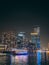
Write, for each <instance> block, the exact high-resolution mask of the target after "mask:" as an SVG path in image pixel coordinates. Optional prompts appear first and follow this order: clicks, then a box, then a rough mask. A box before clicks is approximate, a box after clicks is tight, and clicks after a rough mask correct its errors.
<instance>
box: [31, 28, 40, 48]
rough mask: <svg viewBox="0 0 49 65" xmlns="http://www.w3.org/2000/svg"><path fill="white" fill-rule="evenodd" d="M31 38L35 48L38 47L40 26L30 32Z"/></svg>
mask: <svg viewBox="0 0 49 65" xmlns="http://www.w3.org/2000/svg"><path fill="white" fill-rule="evenodd" d="M31 40H32V43H34V44H35V45H36V48H37V49H40V27H35V28H34V31H33V32H32V33H31Z"/></svg>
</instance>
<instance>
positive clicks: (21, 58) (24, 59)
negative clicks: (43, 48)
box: [11, 52, 41, 65]
mask: <svg viewBox="0 0 49 65" xmlns="http://www.w3.org/2000/svg"><path fill="white" fill-rule="evenodd" d="M36 59H37V65H41V52H37V56H36ZM30 60H31V61H32V63H31V61H29V63H30V64H28V55H18V56H11V65H13V64H14V63H15V64H17V65H31V64H32V65H33V64H34V63H35V62H36V61H35V62H33V61H34V58H33V56H30Z"/></svg>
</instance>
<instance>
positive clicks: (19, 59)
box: [11, 55, 28, 65]
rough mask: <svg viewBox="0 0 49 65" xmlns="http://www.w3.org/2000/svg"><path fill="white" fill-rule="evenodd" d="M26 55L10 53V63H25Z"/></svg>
mask: <svg viewBox="0 0 49 65" xmlns="http://www.w3.org/2000/svg"><path fill="white" fill-rule="evenodd" d="M27 62H28V55H16V56H13V55H11V65H14V64H16V65H22V64H23V65H27Z"/></svg>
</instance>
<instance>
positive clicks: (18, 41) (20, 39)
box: [17, 32, 26, 48]
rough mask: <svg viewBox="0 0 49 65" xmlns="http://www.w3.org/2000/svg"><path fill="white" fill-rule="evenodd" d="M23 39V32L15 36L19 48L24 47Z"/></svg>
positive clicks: (24, 35) (24, 34) (24, 37)
mask: <svg viewBox="0 0 49 65" xmlns="http://www.w3.org/2000/svg"><path fill="white" fill-rule="evenodd" d="M25 39H26V33H25V32H19V33H18V34H17V43H18V44H17V45H18V47H19V48H20V47H21V48H22V47H24V45H25Z"/></svg>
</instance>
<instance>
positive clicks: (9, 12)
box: [0, 0, 49, 46]
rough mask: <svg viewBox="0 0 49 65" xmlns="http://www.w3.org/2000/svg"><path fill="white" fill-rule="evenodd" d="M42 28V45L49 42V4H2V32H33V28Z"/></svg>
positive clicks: (0, 28) (36, 2)
mask: <svg viewBox="0 0 49 65" xmlns="http://www.w3.org/2000/svg"><path fill="white" fill-rule="evenodd" d="M36 25H38V26H40V28H41V29H40V30H41V44H42V46H47V43H48V42H49V3H48V2H45V1H43V2H40V0H39V1H34V2H29V1H28V2H8V1H7V2H5V1H4V2H2V3H1V4H0V31H9V30H14V31H25V32H32V28H33V26H36Z"/></svg>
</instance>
